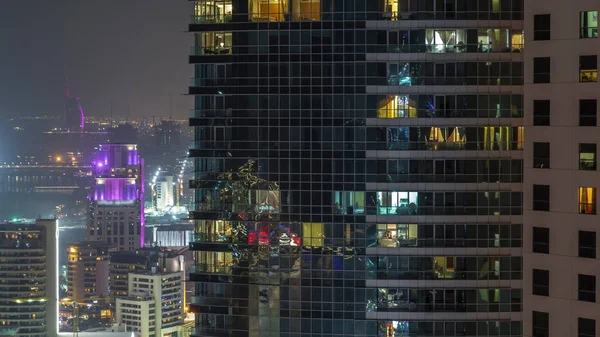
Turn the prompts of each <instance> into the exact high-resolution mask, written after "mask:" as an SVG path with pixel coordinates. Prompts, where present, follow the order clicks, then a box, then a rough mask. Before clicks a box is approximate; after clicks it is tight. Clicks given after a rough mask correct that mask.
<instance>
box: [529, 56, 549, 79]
mask: <svg viewBox="0 0 600 337" xmlns="http://www.w3.org/2000/svg"><path fill="white" fill-rule="evenodd" d="M533 83H550V58H549V57H534V58H533Z"/></svg>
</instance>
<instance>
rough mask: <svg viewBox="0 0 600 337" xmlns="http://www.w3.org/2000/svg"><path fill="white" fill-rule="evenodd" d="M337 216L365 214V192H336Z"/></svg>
mask: <svg viewBox="0 0 600 337" xmlns="http://www.w3.org/2000/svg"><path fill="white" fill-rule="evenodd" d="M334 202H335V210H334V212H335V213H336V214H364V213H365V192H335V194H334Z"/></svg>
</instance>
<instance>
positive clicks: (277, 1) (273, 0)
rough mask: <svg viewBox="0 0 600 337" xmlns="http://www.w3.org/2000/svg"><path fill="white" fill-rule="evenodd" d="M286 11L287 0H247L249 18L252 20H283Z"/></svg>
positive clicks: (287, 6) (287, 9) (287, 7)
mask: <svg viewBox="0 0 600 337" xmlns="http://www.w3.org/2000/svg"><path fill="white" fill-rule="evenodd" d="M288 12H289V2H288V0H248V15H249V16H250V17H249V19H250V20H252V21H254V22H279V21H284V20H285V16H286V15H287V14H288Z"/></svg>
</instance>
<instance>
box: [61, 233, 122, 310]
mask: <svg viewBox="0 0 600 337" xmlns="http://www.w3.org/2000/svg"><path fill="white" fill-rule="evenodd" d="M115 249H116V248H111V246H110V245H108V244H105V243H101V242H79V243H72V244H70V245H69V246H68V247H67V256H68V269H67V297H68V298H69V299H71V300H73V301H76V302H77V303H81V304H83V303H93V302H94V301H102V300H107V299H108V298H109V277H108V270H109V269H108V266H109V257H110V255H109V253H110V251H112V250H115Z"/></svg>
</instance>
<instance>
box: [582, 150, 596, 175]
mask: <svg viewBox="0 0 600 337" xmlns="http://www.w3.org/2000/svg"><path fill="white" fill-rule="evenodd" d="M579 169H580V170H585V171H596V144H579Z"/></svg>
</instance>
